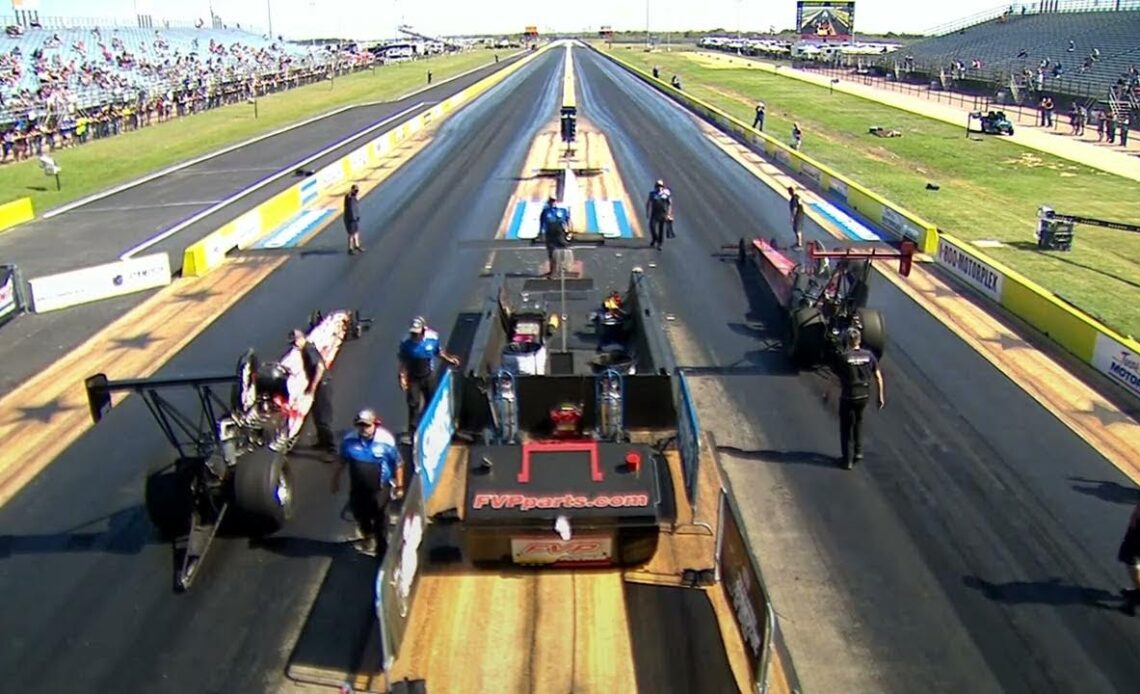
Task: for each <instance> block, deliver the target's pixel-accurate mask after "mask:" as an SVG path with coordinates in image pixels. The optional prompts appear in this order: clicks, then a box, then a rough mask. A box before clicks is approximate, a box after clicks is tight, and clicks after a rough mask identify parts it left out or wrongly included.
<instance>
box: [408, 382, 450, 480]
mask: <svg viewBox="0 0 1140 694" xmlns="http://www.w3.org/2000/svg"><path fill="white" fill-rule="evenodd" d="M453 400H454V398H453V395H452V392H451V371H450V370H447V371H444V372H443V376H441V377H440V379H439V387H438V388H437V389H436V391H435V397H433V398H432V401H431V403H429V404H428V406H427V409H426V410H425V411H424V415H423V419H422V420H421V421H420V426H419V429H417V430H416V448H417V451H416V452H417V454H418V455H417V456H416V463H417V467H418V468H419V469H420V471H421V472H423V475H424V498H427V499H430V498H431V495H432V492H433V491H435V485H436V484H437V483H438V482H439V475H440V471H441V470H442V469H443V463H444V461H445V460H446V459H447V451H448V449H449V448H451V437H452V436H453V435H454V434H455V416H454V414H453V411H454V407H453V405H454V403H453Z"/></svg>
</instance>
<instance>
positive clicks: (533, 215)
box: [515, 200, 545, 241]
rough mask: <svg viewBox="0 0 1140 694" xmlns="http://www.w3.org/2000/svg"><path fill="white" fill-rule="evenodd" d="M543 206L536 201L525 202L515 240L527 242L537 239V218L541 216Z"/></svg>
mask: <svg viewBox="0 0 1140 694" xmlns="http://www.w3.org/2000/svg"><path fill="white" fill-rule="evenodd" d="M544 204H545V203H541V202H538V201H537V200H527V201H526V202H525V203H524V208H523V215H522V222H521V224H520V225H519V230H518V236H516V237H515V238H520V239H526V240H528V241H529V240H531V239H536V238H538V218H539V217H540V216H541V215H542V206H543V205H544Z"/></svg>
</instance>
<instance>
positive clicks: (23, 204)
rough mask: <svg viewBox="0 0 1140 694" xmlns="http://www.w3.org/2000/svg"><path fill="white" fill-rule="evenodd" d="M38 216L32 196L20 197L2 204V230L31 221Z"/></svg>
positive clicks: (0, 220)
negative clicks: (33, 206)
mask: <svg viewBox="0 0 1140 694" xmlns="http://www.w3.org/2000/svg"><path fill="white" fill-rule="evenodd" d="M35 216H36V212H35V210H34V209H33V208H32V199H31V198H20V199H19V200H13V201H12V202H6V203H4V204H3V205H0V231H4V230H5V229H11V228H12V227H14V226H16V225H17V224H23V223H24V222H27V221H31V220H32V219H33V218H34V217H35Z"/></svg>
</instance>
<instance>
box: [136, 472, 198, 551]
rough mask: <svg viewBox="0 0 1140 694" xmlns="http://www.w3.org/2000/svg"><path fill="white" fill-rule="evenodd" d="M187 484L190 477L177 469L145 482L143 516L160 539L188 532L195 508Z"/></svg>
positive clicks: (151, 476)
mask: <svg viewBox="0 0 1140 694" xmlns="http://www.w3.org/2000/svg"><path fill="white" fill-rule="evenodd" d="M190 481H191V476H190V474H189V473H187V472H186V471H185V470H183V469H182V468H181V467H180V466H177V465H176V466H174V467H172V468H168V469H166V470H161V471H159V472H155V473H152V474H151V475H150V476H148V477H147V478H146V497H145V498H146V513H147V515H148V516H149V517H150V522H151V523H153V524H154V527H155V528H157V529H158V532H159V534H160V535H161V536H162V537H163V539H166V540H172V539H174V538H177V537H180V536H182V535H185V534H186V533H188V532H190V512H191V511H192V510H193V507H194V500H193V492H192V491H191V489H190Z"/></svg>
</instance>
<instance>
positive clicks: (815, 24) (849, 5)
mask: <svg viewBox="0 0 1140 694" xmlns="http://www.w3.org/2000/svg"><path fill="white" fill-rule="evenodd" d="M796 28H797V30H798V31H799V34H800V38H801V39H808V40H816V41H822V40H828V41H847V40H849V39H850V38H851V34H853V33H854V32H855V3H854V2H831V1H829V0H800V1H799V2H797V3H796Z"/></svg>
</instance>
